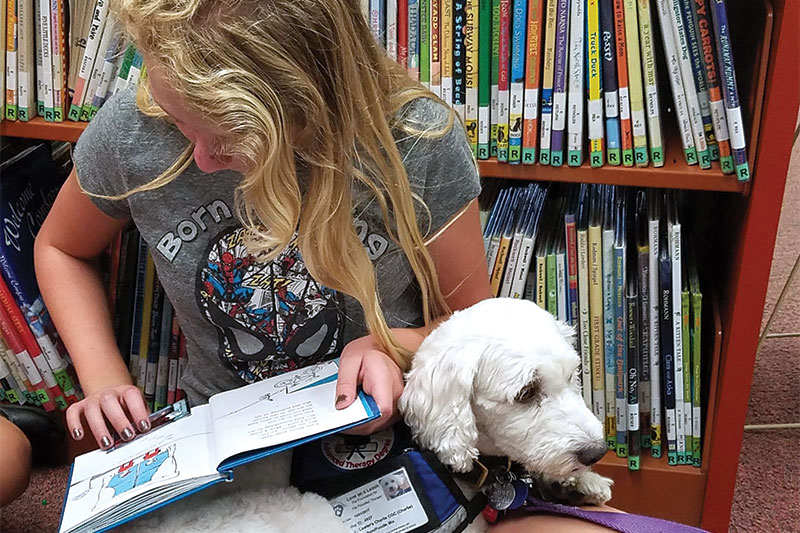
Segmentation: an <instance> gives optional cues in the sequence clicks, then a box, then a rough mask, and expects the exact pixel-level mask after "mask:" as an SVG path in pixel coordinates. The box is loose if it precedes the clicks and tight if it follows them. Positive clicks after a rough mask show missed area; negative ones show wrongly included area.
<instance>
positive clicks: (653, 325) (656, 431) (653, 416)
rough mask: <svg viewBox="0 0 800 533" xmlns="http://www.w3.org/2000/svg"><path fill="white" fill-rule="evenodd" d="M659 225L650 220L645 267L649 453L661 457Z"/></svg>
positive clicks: (654, 220) (655, 219)
mask: <svg viewBox="0 0 800 533" xmlns="http://www.w3.org/2000/svg"><path fill="white" fill-rule="evenodd" d="M659 234H660V222H659V219H658V218H650V219H649V220H648V226H647V236H648V241H649V243H648V244H649V245H648V248H649V250H650V253H649V258H648V265H649V275H650V289H649V293H650V316H649V322H650V446H651V447H650V454H651V455H652V456H653V457H654V458H656V459H658V458H660V457H661V454H662V448H661V436H662V433H661V412H662V411H661V405H662V404H661V391H662V386H663V385H662V381H663V380H662V371H661V335H660V330H661V281H660V280H661V278H660V272H661V270H660V255H661V254H660V248H659V244H660V243H659Z"/></svg>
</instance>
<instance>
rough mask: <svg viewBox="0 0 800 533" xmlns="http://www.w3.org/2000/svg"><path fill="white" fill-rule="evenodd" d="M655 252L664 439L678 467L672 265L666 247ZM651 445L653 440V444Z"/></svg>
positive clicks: (670, 459) (671, 458) (674, 463)
mask: <svg viewBox="0 0 800 533" xmlns="http://www.w3.org/2000/svg"><path fill="white" fill-rule="evenodd" d="M663 244H664V246H662V247H661V249H660V251H659V262H658V263H659V282H660V304H659V317H660V321H659V332H660V341H661V342H660V344H661V362H662V371H663V372H662V379H663V384H662V387H663V390H664V414H665V419H664V423H665V429H666V437H667V463H668V464H669V465H677V464H678V446H677V429H676V428H677V418H676V417H677V413H676V405H677V404H676V398H675V355H674V353H675V352H674V351H673V350H674V349H675V348H674V345H673V340H672V332H673V328H672V268H671V267H672V263H671V262H670V258H669V251H668V244H667V243H666V242H664V243H663ZM653 444H654V446H655V441H654V443H653Z"/></svg>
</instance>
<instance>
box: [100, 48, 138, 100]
mask: <svg viewBox="0 0 800 533" xmlns="http://www.w3.org/2000/svg"><path fill="white" fill-rule="evenodd" d="M134 56H136V47H135V46H134V45H133V44H129V45H128V47H127V48H126V49H125V54H124V55H123V56H122V62H121V63H120V67H119V72H118V73H117V77H116V78H114V80H113V81H112V83H111V84H110V85H109V90H110V91H111V90H112V88H111V85H113V92H112V94H117V93H118V92H119V91H120V90H122V89H123V88H125V87H127V85H128V73H129V72H130V70H131V65H132V64H133V58H134ZM109 96H111V95H107V96H106V98H108V97H109Z"/></svg>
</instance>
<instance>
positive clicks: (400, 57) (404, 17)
mask: <svg viewBox="0 0 800 533" xmlns="http://www.w3.org/2000/svg"><path fill="white" fill-rule="evenodd" d="M397 63H398V64H399V65H400V66H401V67H403V68H404V69H406V70H408V0H398V2H397ZM176 368H177V367H176ZM176 372H177V370H176ZM173 394H174V391H173Z"/></svg>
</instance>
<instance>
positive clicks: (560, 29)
mask: <svg viewBox="0 0 800 533" xmlns="http://www.w3.org/2000/svg"><path fill="white" fill-rule="evenodd" d="M569 15H570V9H569V1H568V0H557V11H556V40H555V59H554V67H553V126H552V130H553V131H552V135H551V141H550V164H551V165H553V166H561V165H563V164H564V144H565V143H564V136H565V133H566V128H567V66H568V61H569V59H568V54H569V42H570V39H569V36H570V30H569V18H570V17H569Z"/></svg>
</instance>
